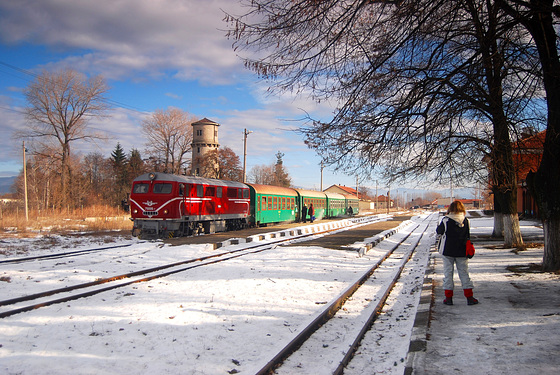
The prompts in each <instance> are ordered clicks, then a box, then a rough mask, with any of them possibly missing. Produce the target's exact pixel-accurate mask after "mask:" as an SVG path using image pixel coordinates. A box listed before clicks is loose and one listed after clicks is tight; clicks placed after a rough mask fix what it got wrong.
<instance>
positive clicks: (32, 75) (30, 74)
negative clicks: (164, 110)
mask: <svg viewBox="0 0 560 375" xmlns="http://www.w3.org/2000/svg"><path fill="white" fill-rule="evenodd" d="M0 65H3V66H5V67H7V68H10V69H13V70H15V71H17V72H20V73H23V74H25V75H28V76H31V77H33V78H40V77H41V76H40V75H39V74H37V73H33V72H32V71H29V70H27V69H23V68H20V67H17V66H15V65H12V64H9V63H7V62H4V61H0ZM102 101H103V102H104V103H107V104H109V105H111V106H118V107H122V108H124V109H128V110H129V111H133V112H138V113H141V114H148V113H149V112H148V111H144V110H142V109H140V108H137V107H135V106H132V105H129V104H126V103H123V102H119V101H117V100H113V99H102ZM15 112H17V111H15Z"/></svg>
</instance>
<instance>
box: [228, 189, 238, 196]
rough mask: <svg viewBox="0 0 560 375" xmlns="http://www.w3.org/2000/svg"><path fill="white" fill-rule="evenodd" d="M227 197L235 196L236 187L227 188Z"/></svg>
mask: <svg viewBox="0 0 560 375" xmlns="http://www.w3.org/2000/svg"><path fill="white" fill-rule="evenodd" d="M227 197H228V198H237V189H236V188H228V190H227Z"/></svg>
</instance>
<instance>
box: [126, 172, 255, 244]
mask: <svg viewBox="0 0 560 375" xmlns="http://www.w3.org/2000/svg"><path fill="white" fill-rule="evenodd" d="M249 203H250V198H249V187H248V186H247V185H245V184H242V183H240V182H234V181H222V180H214V179H208V178H201V177H193V176H178V175H172V174H167V173H147V174H144V175H141V176H139V177H137V178H135V179H134V181H133V185H132V192H131V194H130V213H131V220H133V221H134V227H133V230H132V234H133V235H135V236H141V237H142V238H158V237H179V236H189V235H192V234H196V233H198V232H202V231H203V232H204V233H213V232H221V231H228V230H237V229H241V228H244V227H246V226H247V217H248V215H249Z"/></svg>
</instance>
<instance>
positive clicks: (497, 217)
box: [492, 211, 504, 238]
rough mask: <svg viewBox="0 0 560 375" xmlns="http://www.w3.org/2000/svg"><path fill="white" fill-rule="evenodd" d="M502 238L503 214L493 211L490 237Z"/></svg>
mask: <svg viewBox="0 0 560 375" xmlns="http://www.w3.org/2000/svg"><path fill="white" fill-rule="evenodd" d="M503 236H504V214H502V213H501V212H496V211H494V230H493V231H492V237H494V238H502V237H503Z"/></svg>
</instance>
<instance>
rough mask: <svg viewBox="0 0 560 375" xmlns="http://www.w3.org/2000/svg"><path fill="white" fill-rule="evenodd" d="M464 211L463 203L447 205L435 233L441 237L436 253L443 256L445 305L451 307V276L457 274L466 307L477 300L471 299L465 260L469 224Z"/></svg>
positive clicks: (469, 280)
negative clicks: (455, 272) (465, 300)
mask: <svg viewBox="0 0 560 375" xmlns="http://www.w3.org/2000/svg"><path fill="white" fill-rule="evenodd" d="M466 213H467V212H466V210H465V206H464V205H463V203H461V202H460V201H454V202H453V203H451V204H450V205H449V209H448V210H447V214H446V215H445V216H444V217H443V219H442V220H441V222H440V223H439V225H438V227H437V228H436V233H437V234H439V235H441V238H440V240H439V245H438V251H439V253H440V254H441V255H442V256H443V289H444V291H445V299H444V300H443V303H444V304H445V305H453V288H454V283H453V274H454V268H455V266H456V267H457V273H458V274H459V278H460V279H461V285H462V287H463V294H464V295H465V297H466V298H467V304H468V305H476V304H477V303H478V300H477V299H476V298H474V297H473V283H472V281H471V278H470V276H469V264H468V258H467V246H466V245H467V240H469V239H470V224H469V220H468V219H467V218H466V217H465V216H466Z"/></svg>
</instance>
